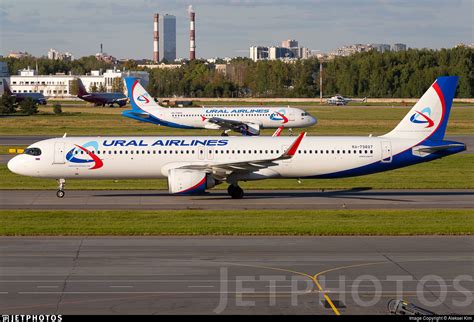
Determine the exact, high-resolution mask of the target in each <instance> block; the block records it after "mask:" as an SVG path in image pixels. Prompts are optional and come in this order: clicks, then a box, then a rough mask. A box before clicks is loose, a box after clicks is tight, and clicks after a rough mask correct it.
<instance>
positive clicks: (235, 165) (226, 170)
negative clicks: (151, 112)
mask: <svg viewBox="0 0 474 322" xmlns="http://www.w3.org/2000/svg"><path fill="white" fill-rule="evenodd" d="M305 135H306V132H302V133H301V134H300V135H298V137H297V138H296V139H295V141H294V142H293V143H292V144H291V146H290V147H289V148H288V149H287V150H286V151H284V152H283V153H282V154H281V155H279V156H278V157H276V158H272V159H255V160H246V161H239V162H222V163H208V164H188V165H183V166H180V167H178V168H181V169H192V170H202V171H206V172H209V173H213V174H215V175H216V176H218V177H220V178H225V177H227V176H228V175H229V174H231V173H233V172H252V171H255V170H259V169H263V168H268V167H270V166H274V165H277V163H276V161H280V160H287V159H291V158H292V157H293V156H294V155H295V154H296V151H298V147H299V145H300V143H301V141H302V140H303V138H304V137H305Z"/></svg>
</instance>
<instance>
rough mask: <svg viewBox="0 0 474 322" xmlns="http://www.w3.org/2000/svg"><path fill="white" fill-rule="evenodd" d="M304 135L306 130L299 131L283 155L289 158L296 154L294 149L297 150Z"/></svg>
mask: <svg viewBox="0 0 474 322" xmlns="http://www.w3.org/2000/svg"><path fill="white" fill-rule="evenodd" d="M305 136H306V132H301V133H300V135H298V137H297V138H296V140H295V142H293V144H292V145H291V146H290V147H289V148H288V150H286V152H285V154H284V155H283V157H287V158H291V157H293V156H294V155H295V154H296V151H298V147H299V146H300V143H301V141H302V140H303V138H304V137H305Z"/></svg>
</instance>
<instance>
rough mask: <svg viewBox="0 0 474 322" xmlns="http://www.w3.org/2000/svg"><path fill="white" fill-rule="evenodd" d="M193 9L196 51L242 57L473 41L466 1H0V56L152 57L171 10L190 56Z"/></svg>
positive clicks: (182, 53)
mask: <svg viewBox="0 0 474 322" xmlns="http://www.w3.org/2000/svg"><path fill="white" fill-rule="evenodd" d="M190 4H192V5H193V8H194V10H195V11H196V56H197V57H198V58H211V57H226V56H228V57H234V56H243V57H248V48H249V46H252V45H256V44H264V45H270V46H271V45H278V44H279V43H280V42H281V41H282V40H283V39H296V40H298V41H299V42H300V43H302V44H304V46H305V47H308V48H310V49H312V50H320V51H322V52H329V51H332V50H334V49H336V48H338V47H341V46H344V45H350V44H354V43H388V44H391V43H405V44H407V45H408V47H412V48H424V47H427V48H435V49H436V48H442V47H444V48H450V47H454V46H455V45H456V44H458V43H461V42H464V43H472V42H474V27H473V24H474V23H473V16H474V11H473V10H474V8H473V7H474V5H473V1H472V0H452V1H441V0H432V1H425V0H421V1H409V0H398V1H395V0H360V1H351V0H300V1H280V0H275V1H271V0H255V1H251V0H197V1H193V2H192V1H182V0H177V1H172V2H171V1H163V0H138V1H133V2H131V1H124V0H114V1H112V0H104V1H100V2H97V3H96V2H93V1H91V0H70V1H60V0H43V1H35V0H2V1H1V2H0V54H1V55H4V56H6V55H8V54H9V53H10V51H28V52H29V53H30V54H32V55H34V56H43V55H44V56H46V55H47V52H48V50H49V49H50V48H55V49H57V50H58V51H60V52H66V51H67V52H70V53H72V54H73V55H74V56H75V57H82V56H88V55H94V54H95V53H97V52H98V51H99V46H100V44H101V43H103V44H104V51H105V52H107V53H109V54H111V55H113V56H115V57H117V58H134V59H141V58H147V59H152V58H153V42H152V41H153V13H155V12H158V13H160V15H164V14H170V15H174V16H176V50H177V57H182V58H187V57H188V55H189V20H188V14H187V8H188V5H190Z"/></svg>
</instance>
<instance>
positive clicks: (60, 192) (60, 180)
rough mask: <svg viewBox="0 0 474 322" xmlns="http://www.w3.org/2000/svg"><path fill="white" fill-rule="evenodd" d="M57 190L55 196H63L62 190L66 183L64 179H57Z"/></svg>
mask: <svg viewBox="0 0 474 322" xmlns="http://www.w3.org/2000/svg"><path fill="white" fill-rule="evenodd" d="M57 181H58V185H59V187H58V191H56V196H57V197H58V198H63V197H64V195H65V192H64V186H65V185H66V180H65V179H58V180H57Z"/></svg>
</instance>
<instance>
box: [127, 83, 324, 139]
mask: <svg viewBox="0 0 474 322" xmlns="http://www.w3.org/2000/svg"><path fill="white" fill-rule="evenodd" d="M125 83H126V84H127V91H128V97H129V99H130V104H131V105H132V109H131V110H128V111H123V112H122V115H123V116H126V117H129V118H132V119H135V120H139V121H142V122H150V123H153V124H159V125H164V126H169V127H175V128H182V129H211V130H222V131H223V134H224V135H225V134H226V133H227V132H228V131H235V132H239V133H242V134H244V135H259V134H260V130H261V129H264V128H267V129H276V128H278V127H280V126H282V125H283V126H284V127H286V128H300V127H308V126H311V125H313V124H315V123H316V119H315V118H314V117H313V116H311V115H309V114H308V113H307V112H305V111H303V110H301V109H299V108H293V107H198V108H164V107H162V106H160V105H158V104H157V103H155V101H154V100H153V98H152V97H151V96H150V95H149V94H148V93H147V91H146V90H145V89H144V88H143V87H142V85H141V84H140V83H139V82H138V80H137V79H136V78H133V77H126V78H125Z"/></svg>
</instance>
